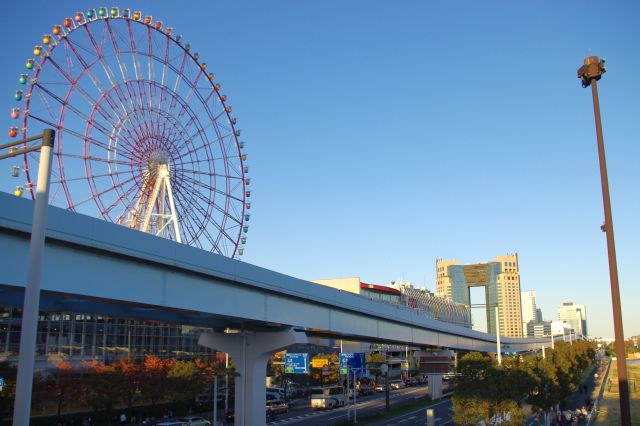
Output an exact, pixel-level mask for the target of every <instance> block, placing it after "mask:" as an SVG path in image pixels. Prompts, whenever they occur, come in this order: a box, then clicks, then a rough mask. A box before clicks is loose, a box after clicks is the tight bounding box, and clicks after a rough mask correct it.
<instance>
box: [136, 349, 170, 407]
mask: <svg viewBox="0 0 640 426" xmlns="http://www.w3.org/2000/svg"><path fill="white" fill-rule="evenodd" d="M174 362H175V360H172V359H170V360H163V359H161V358H160V357H157V356H155V355H149V356H147V357H145V359H144V362H143V364H142V383H141V385H142V386H141V387H142V394H143V395H144V397H145V398H149V400H150V401H151V406H152V407H154V408H155V406H156V404H157V403H158V402H160V401H162V399H163V398H164V397H165V395H166V394H167V390H168V382H167V380H165V379H166V377H167V373H168V371H169V370H170V369H171V367H173V363H174Z"/></svg>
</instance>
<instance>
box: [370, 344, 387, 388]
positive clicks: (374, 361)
mask: <svg viewBox="0 0 640 426" xmlns="http://www.w3.org/2000/svg"><path fill="white" fill-rule="evenodd" d="M365 362H366V364H367V370H369V371H371V372H372V373H373V375H374V377H375V380H376V383H378V379H379V377H380V376H381V375H382V372H381V371H380V366H381V365H382V364H384V363H385V362H387V359H386V357H385V356H384V354H381V353H380V352H371V353H370V354H367V357H366V360H365Z"/></svg>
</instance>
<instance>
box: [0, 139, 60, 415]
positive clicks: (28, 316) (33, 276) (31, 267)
mask: <svg viewBox="0 0 640 426" xmlns="http://www.w3.org/2000/svg"><path fill="white" fill-rule="evenodd" d="M38 139H41V140H42V143H41V144H40V145H35V146H32V147H28V148H27V147H25V148H22V149H19V150H15V151H13V152H10V153H9V154H7V155H2V156H0V159H3V158H8V157H14V156H16V155H20V154H25V153H27V152H32V151H38V150H39V151H40V163H39V165H38V180H37V183H36V199H35V201H34V204H33V219H32V221H31V241H30V243H29V258H28V260H27V285H26V287H25V291H24V306H23V308H22V328H21V332H20V352H19V355H18V378H17V381H16V399H15V401H14V405H13V425H14V426H23V425H28V424H29V418H30V417H31V391H32V387H33V367H34V362H35V351H36V333H37V331H38V311H39V308H40V276H41V273H42V253H43V252H44V239H45V229H46V222H47V208H48V206H49V180H50V176H51V157H52V155H53V142H54V139H55V132H54V131H53V130H52V129H45V130H44V131H43V132H42V134H41V135H38V136H34V137H31V138H27V139H23V140H20V141H16V142H12V143H9V144H5V145H2V146H0V148H2V149H4V148H8V147H14V146H16V145H20V144H22V145H25V144H26V143H27V142H32V141H34V140H38Z"/></svg>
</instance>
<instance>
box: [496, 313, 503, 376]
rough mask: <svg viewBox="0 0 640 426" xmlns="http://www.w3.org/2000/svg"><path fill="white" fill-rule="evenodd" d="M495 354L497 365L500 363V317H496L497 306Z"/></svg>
mask: <svg viewBox="0 0 640 426" xmlns="http://www.w3.org/2000/svg"><path fill="white" fill-rule="evenodd" d="M496 355H497V357H498V365H502V348H501V347H500V318H499V317H498V307H497V306H496Z"/></svg>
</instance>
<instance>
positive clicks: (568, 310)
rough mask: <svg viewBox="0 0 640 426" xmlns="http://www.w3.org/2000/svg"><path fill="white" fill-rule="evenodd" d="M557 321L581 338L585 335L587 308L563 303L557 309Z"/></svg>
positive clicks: (571, 303)
mask: <svg viewBox="0 0 640 426" xmlns="http://www.w3.org/2000/svg"><path fill="white" fill-rule="evenodd" d="M558 320H560V321H563V322H566V323H567V324H568V325H569V328H571V329H572V330H573V331H575V332H576V333H578V334H581V335H583V336H586V335H587V334H588V333H587V308H586V307H585V306H584V305H574V304H573V302H564V303H563V304H562V305H560V306H559V307H558Z"/></svg>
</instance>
